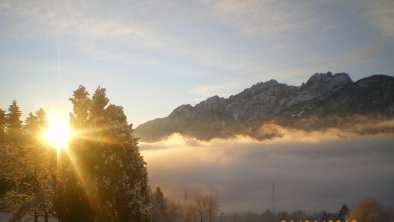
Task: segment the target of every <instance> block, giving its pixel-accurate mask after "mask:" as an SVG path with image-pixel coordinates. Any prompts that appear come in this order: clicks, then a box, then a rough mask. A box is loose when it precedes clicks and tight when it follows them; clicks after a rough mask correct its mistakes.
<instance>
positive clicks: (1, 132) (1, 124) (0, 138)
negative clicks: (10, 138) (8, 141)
mask: <svg viewBox="0 0 394 222" xmlns="http://www.w3.org/2000/svg"><path fill="white" fill-rule="evenodd" d="M6 124H7V118H6V115H5V112H4V110H2V109H0V145H1V144H3V143H4V141H5V136H6V134H5V133H6Z"/></svg>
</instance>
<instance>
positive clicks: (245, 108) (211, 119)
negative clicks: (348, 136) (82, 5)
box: [134, 72, 394, 142]
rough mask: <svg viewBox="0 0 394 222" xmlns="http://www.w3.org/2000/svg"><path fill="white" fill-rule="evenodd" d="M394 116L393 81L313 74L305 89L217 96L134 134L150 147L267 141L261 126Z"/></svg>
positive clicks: (272, 86)
mask: <svg viewBox="0 0 394 222" xmlns="http://www.w3.org/2000/svg"><path fill="white" fill-rule="evenodd" d="M393 117H394V77H393V76H387V75H372V76H369V77H366V78H363V79H360V80H358V81H355V82H354V81H353V80H352V79H351V78H350V76H349V75H348V74H346V73H336V74H333V73H331V72H327V73H315V74H313V75H312V76H311V77H310V78H309V79H308V80H307V81H306V82H305V83H302V85H301V86H290V85H287V84H284V83H279V82H277V81H276V80H269V81H267V82H260V83H257V84H255V85H253V86H252V87H250V88H247V89H245V90H243V91H242V92H240V93H238V94H236V95H232V96H230V97H228V98H222V97H219V96H213V97H210V98H208V99H206V100H204V101H202V102H200V103H198V104H196V105H195V106H191V105H189V104H187V105H181V106H179V107H177V108H176V109H174V110H173V112H172V113H171V114H170V115H169V116H167V117H164V118H158V119H154V120H151V121H148V122H146V123H143V124H141V125H140V126H138V127H137V128H136V129H135V131H134V132H135V135H136V136H137V137H138V138H140V140H142V141H149V142H153V141H158V140H160V139H163V138H165V137H167V136H169V135H171V134H172V133H180V134H182V135H184V136H191V137H195V138H197V139H202V140H209V139H212V138H227V137H231V136H235V135H240V134H241V135H248V136H251V137H254V138H257V139H264V138H266V137H271V136H273V135H271V134H270V133H268V134H267V133H262V130H261V127H262V126H264V125H269V124H275V125H279V126H283V127H289V128H296V129H302V130H316V129H319V130H321V129H328V128H344V129H345V128H352V127H353V126H354V125H357V124H360V123H365V122H373V121H379V120H385V119H392V118H393ZM383 128H384V127H383ZM374 130H375V131H376V129H369V131H368V130H366V131H365V132H364V133H370V132H371V131H374ZM379 130H382V129H379ZM383 130H386V131H387V130H388V131H392V130H394V129H393V128H392V127H391V126H390V127H389V128H387V127H386V128H385V129H383ZM392 132H394V131H392Z"/></svg>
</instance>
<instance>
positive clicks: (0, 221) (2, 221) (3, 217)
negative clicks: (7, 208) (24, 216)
mask: <svg viewBox="0 0 394 222" xmlns="http://www.w3.org/2000/svg"><path fill="white" fill-rule="evenodd" d="M7 216H8V213H4V212H0V222H6V221H7ZM30 221H33V220H30ZM39 221H40V222H41V221H42V222H44V218H43V217H41V218H40V219H39ZM49 221H50V222H57V219H55V218H49Z"/></svg>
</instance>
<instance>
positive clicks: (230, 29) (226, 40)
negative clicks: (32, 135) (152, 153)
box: [0, 0, 394, 125]
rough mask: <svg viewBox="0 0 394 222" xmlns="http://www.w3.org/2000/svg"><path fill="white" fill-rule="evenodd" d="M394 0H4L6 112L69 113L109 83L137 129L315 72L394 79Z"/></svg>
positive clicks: (0, 103) (1, 95) (1, 84)
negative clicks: (81, 95)
mask: <svg viewBox="0 0 394 222" xmlns="http://www.w3.org/2000/svg"><path fill="white" fill-rule="evenodd" d="M393 61H394V1H392V0H387V1H366V0H365V1H361V0H357V1H356V0H354V1H352V0H349V1H340V0H323V1H302V0H300V1H275V0H262V1H252V0H251V1H238V0H229V1H220V0H219V1H209V0H196V1H182V0H178V1H150V0H145V1H129V0H127V1H90V0H78V1H57V0H48V1H39V0H38V1H25V0H20V1H19V0H9V1H8V0H0V107H2V108H3V109H4V108H7V107H8V105H9V104H10V103H11V101H12V100H13V99H16V100H17V101H18V102H19V104H20V106H21V107H22V110H23V111H24V112H25V113H26V112H29V111H34V110H36V109H38V108H39V107H44V108H46V109H47V110H48V111H49V112H52V113H53V112H60V114H61V115H64V116H65V117H67V115H66V114H67V112H69V111H70V110H71V105H70V103H69V102H68V98H69V97H70V96H71V94H72V91H73V90H74V89H76V88H77V87H78V85H79V84H82V85H85V86H87V88H88V89H89V91H90V92H93V91H94V89H95V88H96V87H97V86H98V85H101V86H103V87H106V88H107V90H108V95H109V97H110V99H111V102H113V103H115V104H117V105H122V106H124V107H125V111H126V114H127V115H128V117H129V121H130V122H132V123H135V124H136V125H138V124H140V123H142V122H145V121H147V120H150V119H153V118H157V117H163V116H166V115H168V114H169V113H170V112H171V111H172V110H173V109H174V108H175V107H177V106H178V105H181V104H184V103H191V104H195V103H197V102H198V101H200V100H201V99H205V98H207V97H209V96H212V95H215V94H217V95H219V96H229V95H230V94H232V93H236V92H239V91H241V90H242V89H244V88H246V87H250V86H251V85H253V84H255V83H257V82H259V81H266V80H269V79H273V78H275V79H277V80H278V81H280V82H285V83H288V84H296V85H299V84H301V82H303V81H306V80H307V78H308V77H309V76H310V75H311V74H313V73H315V72H326V71H329V70H330V71H333V72H343V71H344V72H348V73H349V74H350V75H351V77H352V78H353V80H357V79H359V78H362V77H365V76H368V75H370V74H377V73H380V74H388V75H393V70H394V62H393Z"/></svg>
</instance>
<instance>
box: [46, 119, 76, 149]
mask: <svg viewBox="0 0 394 222" xmlns="http://www.w3.org/2000/svg"><path fill="white" fill-rule="evenodd" d="M72 136H73V131H72V130H71V129H70V127H69V124H68V122H67V121H65V120H60V119H51V120H49V121H48V128H47V129H46V131H45V132H44V133H43V134H42V136H41V137H42V139H44V140H45V141H46V142H47V143H49V144H51V145H53V146H54V147H55V148H56V149H61V148H63V147H64V146H65V145H66V143H67V142H68V140H69V139H70V138H71V137H72Z"/></svg>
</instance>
